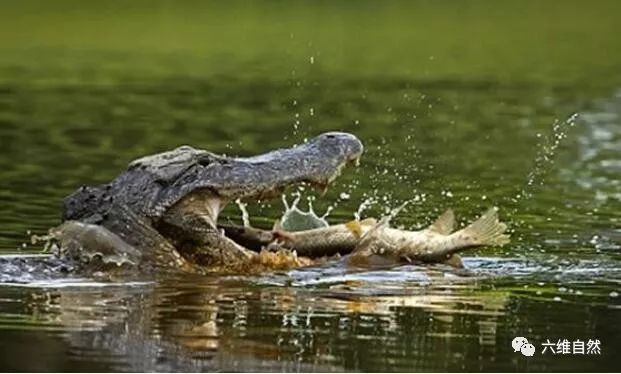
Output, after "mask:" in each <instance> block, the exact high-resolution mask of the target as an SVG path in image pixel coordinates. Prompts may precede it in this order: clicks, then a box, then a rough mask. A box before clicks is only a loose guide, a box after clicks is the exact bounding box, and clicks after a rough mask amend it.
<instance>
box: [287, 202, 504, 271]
mask: <svg viewBox="0 0 621 374" xmlns="http://www.w3.org/2000/svg"><path fill="white" fill-rule="evenodd" d="M402 207H403V206H402ZM402 207H400V208H402ZM400 208H398V210H400ZM393 216H394V214H393V215H391V216H388V217H384V218H383V219H381V220H380V221H379V222H378V221H377V220H375V219H372V218H371V219H365V220H361V221H358V220H354V221H351V222H348V223H344V224H338V225H332V226H329V227H326V228H316V229H312V230H305V231H298V232H282V231H275V236H276V237H277V238H278V240H280V241H281V242H282V243H283V245H284V246H286V247H288V248H291V249H293V250H295V251H296V252H297V254H298V255H300V256H308V257H319V256H326V255H333V254H336V253H351V256H350V257H351V260H352V261H354V262H359V261H361V260H364V259H368V258H370V257H372V256H375V255H379V256H380V257H383V258H385V259H394V260H398V261H406V262H444V263H447V264H449V265H452V266H455V267H462V266H463V264H462V262H461V259H460V257H459V256H458V255H457V253H458V252H460V251H463V250H465V249H468V248H474V247H481V246H502V245H504V244H507V243H508V242H509V235H507V234H505V231H506V230H507V226H506V225H505V224H504V223H502V222H500V221H499V220H498V209H497V208H490V209H489V210H487V211H486V212H485V213H484V214H483V215H482V216H481V217H480V218H479V219H478V220H476V221H475V222H473V223H471V224H470V225H468V226H467V227H465V228H463V229H461V230H459V231H456V232H453V230H454V227H455V215H454V213H453V211H452V210H451V209H449V210H447V211H446V212H444V213H443V214H442V215H441V216H440V217H438V218H437V219H436V220H435V222H434V223H433V224H431V226H429V227H427V228H426V229H424V230H420V231H408V230H400V229H396V228H392V227H390V226H389V223H390V219H391V218H392V217H393Z"/></svg>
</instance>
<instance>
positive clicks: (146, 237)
mask: <svg viewBox="0 0 621 374" xmlns="http://www.w3.org/2000/svg"><path fill="white" fill-rule="evenodd" d="M362 152H363V145H362V143H361V141H360V140H359V139H358V138H357V137H356V136H354V135H352V134H348V133H343V132H328V133H324V134H321V135H319V136H317V137H315V138H312V139H310V140H308V141H307V142H305V143H304V144H301V145H298V146H294V147H292V148H285V149H278V150H274V151H271V152H267V153H265V154H262V155H258V156H254V157H245V158H243V157H227V156H220V155H216V154H214V153H212V152H209V151H205V150H200V149H195V148H192V147H190V146H181V147H179V148H176V149H174V150H172V151H167V152H163V153H158V154H155V155H151V156H146V157H142V158H139V159H137V160H134V161H132V162H131V163H130V164H129V166H128V167H127V169H126V170H125V171H123V172H122V173H121V174H120V175H119V176H117V177H116V178H115V179H114V180H112V181H111V182H109V183H106V184H102V185H99V186H93V187H87V186H82V187H80V188H79V189H78V190H77V191H75V192H74V193H72V194H71V195H69V196H68V197H67V198H65V200H64V202H63V214H62V220H63V223H62V224H61V225H60V226H58V227H56V228H54V229H52V230H51V231H50V235H49V237H48V238H54V239H56V240H57V241H58V242H59V244H60V248H61V249H62V253H63V255H64V257H66V258H67V257H68V258H70V259H72V260H73V261H74V262H76V263H78V264H79V265H80V266H82V267H85V266H90V267H91V268H92V269H100V268H105V267H106V265H110V264H111V265H113V266H124V265H127V266H129V267H136V266H137V267H139V268H168V269H178V270H185V271H197V269H200V270H204V269H222V268H234V267H235V266H236V264H241V265H240V266H242V265H243V264H245V263H247V262H248V261H249V260H251V259H254V258H255V257H256V252H254V251H251V250H249V249H247V248H245V247H243V246H242V245H239V244H238V243H236V242H235V241H233V240H232V239H230V238H228V237H227V236H225V235H224V233H223V231H222V230H221V229H218V227H217V221H218V215H219V213H220V212H221V211H222V209H223V208H224V207H225V206H226V204H227V203H229V202H231V201H235V200H237V199H241V200H243V201H248V200H263V199H268V198H273V197H276V196H280V195H281V194H282V192H283V191H284V190H285V189H286V188H287V187H290V186H293V185H298V184H309V185H311V186H313V187H316V188H319V189H321V190H323V191H325V190H326V189H327V187H328V186H329V184H330V183H331V182H332V181H334V179H335V178H336V177H338V175H339V174H340V173H341V170H342V169H343V167H345V166H346V165H348V164H352V163H356V164H357V163H358V160H359V158H360V157H361V155H362ZM267 235H269V234H267Z"/></svg>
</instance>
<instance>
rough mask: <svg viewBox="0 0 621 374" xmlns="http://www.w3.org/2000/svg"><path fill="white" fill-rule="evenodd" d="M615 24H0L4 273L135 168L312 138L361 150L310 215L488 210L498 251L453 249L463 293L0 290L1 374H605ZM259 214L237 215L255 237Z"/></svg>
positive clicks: (174, 7) (212, 19) (533, 9)
mask: <svg viewBox="0 0 621 374" xmlns="http://www.w3.org/2000/svg"><path fill="white" fill-rule="evenodd" d="M619 14H621V6H619V4H618V3H617V2H615V1H595V2H578V1H562V2H561V1H558V2H557V1H548V2H545V3H544V2H537V1H526V2H524V1H520V2H517V1H516V2H494V1H474V2H432V1H422V2H388V3H385V2H382V3H380V2H360V3H356V4H353V3H350V2H313V3H302V2H299V3H298V2H269V3H234V4H229V5H227V6H225V5H224V3H220V4H218V3H212V4H204V3H202V2H172V1H171V2H165V1H156V2H151V1H150V2H147V1H132V2H105V4H100V5H97V4H95V3H89V4H88V5H86V3H84V2H78V1H56V2H33V1H20V2H11V3H9V2H4V3H1V4H0V139H1V145H2V146H1V147H0V251H1V253H3V254H5V255H8V254H15V253H36V252H38V251H40V250H41V248H40V247H37V246H30V245H27V246H25V247H24V248H22V243H24V242H27V241H28V237H29V235H28V234H27V232H32V233H43V232H45V231H46V230H47V229H48V228H49V227H51V226H54V225H56V224H57V223H58V222H59V217H60V203H61V201H62V198H63V197H64V196H66V195H67V194H69V193H70V192H72V191H73V190H74V189H75V188H77V187H78V186H80V185H82V184H95V183H102V182H105V181H108V180H110V179H111V178H113V177H114V176H116V175H117V174H118V173H119V172H120V171H121V170H122V169H123V168H124V167H125V165H126V164H127V163H128V162H129V161H130V160H132V159H134V158H136V157H138V156H142V155H145V154H149V153H153V152H158V151H162V150H166V149H170V148H172V147H175V146H178V145H180V144H191V145H193V146H195V147H199V148H206V149H209V150H211V151H214V152H218V153H227V154H238V155H250V154H256V153H260V152H263V151H266V150H269V149H272V148H274V147H278V146H289V145H291V144H293V143H299V142H302V141H303V140H304V138H306V137H311V136H313V135H316V134H317V133H319V132H322V131H327V130H343V131H349V132H352V133H355V134H356V135H358V136H359V137H360V138H361V139H362V140H363V141H364V143H365V145H366V147H367V150H366V152H365V155H364V157H363V159H362V164H361V166H360V168H358V169H356V170H348V171H347V172H346V173H345V174H344V175H343V176H342V177H341V178H340V179H339V180H338V181H337V182H336V184H335V185H334V186H333V187H332V189H331V190H330V191H329V192H328V193H327V194H326V195H325V196H323V197H321V198H318V200H317V201H316V202H315V206H316V208H317V210H319V211H320V212H322V211H324V210H325V209H326V208H327V207H328V206H332V207H334V211H333V212H332V214H331V215H330V217H329V220H330V221H331V222H341V221H343V220H346V219H350V218H351V217H352V215H353V213H354V212H355V211H356V210H357V209H358V207H359V205H360V204H361V203H362V202H363V201H365V200H367V199H369V198H374V200H375V201H377V203H375V204H372V205H371V206H370V207H369V208H368V209H367V210H366V211H365V212H364V214H365V215H367V216H380V215H381V214H383V213H384V212H385V209H387V208H391V207H395V206H397V205H398V204H400V203H401V202H403V201H405V200H408V199H414V198H416V201H415V202H413V203H412V204H411V205H410V206H409V208H408V210H407V211H406V212H405V213H402V214H401V215H400V216H399V217H398V219H397V223H398V224H401V225H404V226H406V227H424V226H425V225H426V224H428V223H429V222H430V221H431V220H433V218H434V217H435V216H437V215H438V214H439V213H441V211H442V210H444V209H445V208H448V207H452V208H453V209H454V210H455V211H456V214H457V216H458V218H459V219H460V221H461V222H466V221H469V220H471V219H473V218H474V217H475V216H476V215H477V214H479V213H480V212H482V211H483V210H484V209H485V208H486V207H488V206H490V205H496V206H499V207H500V214H501V217H502V219H503V220H505V221H506V222H507V223H508V224H509V225H510V227H511V229H512V234H513V240H512V243H511V244H510V245H509V246H506V247H504V248H502V249H494V248H485V249H481V250H477V251H472V252H469V253H466V255H465V262H466V265H467V266H468V268H469V271H468V272H466V273H464V272H455V271H452V270H450V269H447V268H444V267H430V268H420V267H411V266H406V267H401V268H396V269H392V270H385V271H368V272H362V273H347V272H346V271H345V270H344V269H339V268H338V267H324V268H315V269H303V270H298V271H293V272H290V273H287V274H266V275H264V276H257V277H180V278H176V279H168V280H162V281H160V282H158V283H153V282H149V281H145V282H142V283H131V284H126V283H124V282H123V281H122V280H119V281H118V282H116V283H108V284H100V283H96V282H93V281H92V280H87V279H67V280H63V281H54V282H47V283H46V282H38V281H36V280H37V277H36V274H30V275H25V277H24V280H28V279H29V278H28V277H31V278H30V279H32V280H33V281H31V282H25V283H22V284H6V285H2V286H0V370H43V371H47V370H67V371H92V370H134V371H135V370H140V371H142V370H145V371H152V370H185V371H197V370H234V371H237V370H270V371H271V370H278V371H282V370H287V371H298V370H316V371H345V370H347V371H368V370H375V371H420V370H428V371H437V370H448V371H496V370H500V371H548V370H553V371H619V370H621V365H620V364H619V363H618V360H616V359H615V354H616V351H617V350H618V349H619V348H621V327H620V325H619V322H618V321H619V318H620V317H621V310H620V308H621V299H620V298H619V296H618V294H619V293H621V254H620V252H619V251H620V249H621V223H620V222H621V215H620V214H619V211H620V208H621V181H620V178H619V175H621V117H620V116H621V48H619V40H618V35H620V34H621V24H620V23H619V22H618V19H619ZM575 113H578V117H577V119H576V120H575V121H568V119H570V118H571V117H572V116H573V115H574V114H575ZM557 141H558V142H557ZM342 193H347V194H349V195H350V197H349V199H342V198H340V196H341V194H342ZM281 210H282V207H281V205H280V203H279V202H278V201H276V202H273V203H272V204H271V205H270V204H263V205H258V206H254V207H250V212H251V220H252V223H253V224H255V225H257V226H270V225H271V223H272V222H273V220H274V219H275V218H276V217H278V215H279V214H280V213H281ZM225 217H228V219H230V220H232V221H237V222H238V221H239V219H240V213H239V212H238V211H237V209H236V208H235V207H230V209H227V210H226V214H225ZM225 219H227V218H225ZM516 336H524V337H527V338H528V339H529V341H530V342H531V343H533V344H534V345H535V347H536V353H535V355H534V356H533V357H524V356H522V355H521V354H520V353H519V352H513V349H512V348H511V341H512V339H513V338H514V337H516ZM546 339H549V340H550V341H553V342H556V341H557V340H559V339H568V340H569V341H575V340H576V339H580V340H583V341H587V340H589V339H592V340H595V339H599V340H600V342H601V354H600V355H572V354H569V355H551V354H549V353H546V354H543V355H542V354H541V350H542V345H541V344H542V343H543V342H545V341H546Z"/></svg>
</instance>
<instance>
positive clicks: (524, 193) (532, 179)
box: [515, 113, 578, 202]
mask: <svg viewBox="0 0 621 374" xmlns="http://www.w3.org/2000/svg"><path fill="white" fill-rule="evenodd" d="M577 119H578V113H574V114H572V115H571V116H569V118H567V119H566V120H565V121H559V120H556V121H554V123H553V124H552V133H551V134H549V135H548V136H547V137H545V138H543V140H542V141H541V143H540V144H539V147H538V148H539V151H538V152H537V155H536V157H535V160H534V165H533V167H532V169H531V171H530V172H529V173H528V176H527V178H526V185H525V186H524V187H523V188H522V189H521V191H520V192H519V193H518V195H516V196H515V201H516V202H517V201H518V200H523V199H530V198H531V197H532V195H533V193H532V190H533V189H534V188H535V187H536V186H542V185H543V183H544V177H545V175H546V173H547V171H548V169H549V168H550V166H551V165H552V164H553V163H554V156H555V155H556V151H557V150H558V147H559V146H560V144H561V141H562V140H563V139H565V138H567V132H568V127H574V126H575V124H576V121H577ZM537 136H538V137H542V135H541V134H537Z"/></svg>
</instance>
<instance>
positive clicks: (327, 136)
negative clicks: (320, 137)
mask: <svg viewBox="0 0 621 374" xmlns="http://www.w3.org/2000/svg"><path fill="white" fill-rule="evenodd" d="M326 138H328V139H334V138H336V136H334V135H326Z"/></svg>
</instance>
